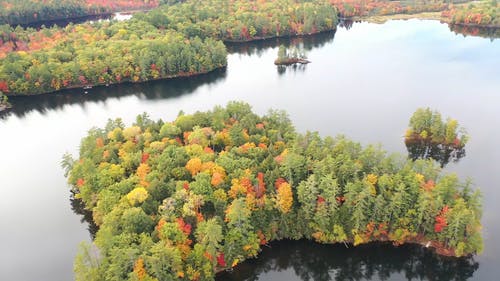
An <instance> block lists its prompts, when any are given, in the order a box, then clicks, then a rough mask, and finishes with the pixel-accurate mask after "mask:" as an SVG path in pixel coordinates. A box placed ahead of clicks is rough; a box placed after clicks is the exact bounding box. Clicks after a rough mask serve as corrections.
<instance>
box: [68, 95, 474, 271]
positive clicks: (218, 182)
mask: <svg viewBox="0 0 500 281" xmlns="http://www.w3.org/2000/svg"><path fill="white" fill-rule="evenodd" d="M419 119H421V120H425V118H419ZM411 123H412V122H411ZM436 124H437V122H436ZM449 131H452V130H451V129H450V130H449ZM454 132H455V133H456V131H454ZM62 166H63V168H64V169H65V173H66V176H67V177H68V182H69V184H70V186H71V190H72V193H73V194H74V198H75V200H81V202H82V204H83V205H84V206H85V208H86V209H87V210H88V211H90V212H91V213H92V219H93V221H94V223H95V224H96V225H97V227H98V229H99V230H98V231H97V234H96V237H95V240H94V242H93V243H92V244H87V243H83V244H82V245H81V247H80V250H79V254H78V255H77V257H76V259H75V273H76V280H174V279H177V280H214V276H215V274H216V273H217V272H220V271H223V270H226V269H229V268H232V267H234V266H236V265H237V264H239V263H241V262H242V261H244V260H245V259H248V258H251V257H255V256H257V254H258V253H259V251H260V248H261V247H262V246H263V245H267V244H268V243H270V241H273V240H282V239H293V240H297V239H301V238H306V239H310V240H313V241H316V242H319V243H343V244H345V245H348V244H352V245H354V246H356V245H359V244H364V243H369V242H374V241H392V243H393V244H395V245H401V244H405V243H415V244H421V245H425V246H427V247H431V248H434V249H435V250H436V252H437V253H439V254H442V255H448V256H465V255H469V254H473V253H477V252H481V251H482V237H481V233H480V230H481V225H480V219H481V215H482V209H481V193H480V192H479V190H478V189H476V188H475V187H474V186H473V185H472V183H471V182H470V181H465V182H463V181H461V180H459V178H458V176H457V175H455V174H444V173H443V172H442V171H441V169H440V167H439V165H438V164H437V163H436V162H435V161H433V160H425V159H417V160H412V159H410V158H408V157H406V156H402V155H395V154H388V153H387V152H385V151H384V150H382V149H381V148H380V147H379V146H373V145H368V146H365V147H363V146H361V145H360V144H359V143H356V142H353V141H351V140H349V139H347V138H345V137H343V136H337V137H335V138H332V137H320V136H319V134H318V133H316V132H307V133H305V134H300V133H297V132H296V130H295V128H294V126H293V124H292V123H291V121H290V119H289V118H288V116H287V114H286V113H285V112H283V111H278V110H270V111H269V112H268V113H267V114H265V115H263V116H259V115H257V114H255V113H254V112H252V109H251V107H250V106H249V105H248V104H246V103H242V102H229V103H228V104H227V106H226V107H220V106H217V107H215V108H213V110H210V111H206V112H196V113H194V114H191V115H187V114H184V113H183V112H180V113H179V115H178V117H177V118H176V120H174V121H172V122H166V121H163V120H157V121H153V120H151V119H149V118H148V116H147V114H142V115H139V116H137V118H136V122H135V123H134V124H132V125H131V126H125V124H124V123H123V122H122V121H121V120H120V119H116V120H109V121H108V123H107V124H106V126H105V127H103V128H93V129H91V130H90V131H89V132H88V135H87V136H86V137H84V138H83V139H82V141H81V145H80V152H79V156H78V158H77V159H73V158H72V156H71V155H69V154H66V155H65V156H64V157H63V160H62Z"/></svg>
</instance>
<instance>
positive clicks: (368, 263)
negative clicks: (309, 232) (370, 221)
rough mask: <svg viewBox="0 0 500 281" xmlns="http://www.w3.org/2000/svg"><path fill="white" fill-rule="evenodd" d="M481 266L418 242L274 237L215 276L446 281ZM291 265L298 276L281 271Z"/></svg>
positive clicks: (223, 280)
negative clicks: (355, 244) (254, 255)
mask: <svg viewBox="0 0 500 281" xmlns="http://www.w3.org/2000/svg"><path fill="white" fill-rule="evenodd" d="M478 268H479V263H478V262H476V261H474V259H473V258H472V257H468V258H453V257H442V256H438V255H436V254H435V253H434V252H432V251H431V250H429V249H426V248H424V247H422V246H419V245H403V246H400V247H395V246H392V244H389V243H374V244H369V245H361V246H358V247H351V248H346V247H345V246H344V245H324V244H317V243H314V242H311V241H307V240H300V241H279V242H273V243H271V244H270V247H269V248H264V250H263V251H262V253H261V254H259V256H258V258H256V259H252V260H249V261H246V262H244V263H242V264H240V265H238V266H237V267H235V268H234V270H233V271H232V272H222V273H220V274H219V275H218V276H217V279H216V280H217V281H231V280H245V281H250V280H252V281H256V280H278V279H279V280H290V281H294V280H302V281H309V280H311V281H312V280H314V281H344V280H346V281H347V280H349V281H358V280H359V281H360V280H389V278H390V277H391V275H393V274H397V275H398V277H399V276H401V277H399V278H398V279H397V280H401V278H405V280H440V281H446V280H467V279H469V278H471V277H472V276H473V274H474V272H475V271H476V270H477V269H478ZM286 270H287V271H289V272H292V271H293V273H294V275H295V276H294V277H293V278H291V277H290V274H286V278H285V279H283V277H284V276H283V275H281V276H280V274H283V271H286ZM292 275H293V274H292ZM280 278H281V279H280ZM391 280H396V279H391Z"/></svg>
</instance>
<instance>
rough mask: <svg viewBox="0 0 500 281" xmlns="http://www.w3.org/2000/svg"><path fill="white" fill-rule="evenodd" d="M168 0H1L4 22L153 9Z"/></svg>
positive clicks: (0, 13)
mask: <svg viewBox="0 0 500 281" xmlns="http://www.w3.org/2000/svg"><path fill="white" fill-rule="evenodd" d="M161 2H164V0H160V1H159V0H84V1H80V0H43V1H42V0H23V1H19V0H0V24H10V25H18V24H29V23H34V22H43V21H51V20H58V19H71V18H77V17H85V16H91V15H99V14H105V13H112V12H117V11H127V10H142V9H152V8H155V7H158V5H159V4H160V3H161Z"/></svg>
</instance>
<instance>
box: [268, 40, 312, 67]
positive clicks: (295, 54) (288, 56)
mask: <svg viewBox="0 0 500 281" xmlns="http://www.w3.org/2000/svg"><path fill="white" fill-rule="evenodd" d="M310 62H311V61H309V60H307V56H306V55H305V53H304V51H303V50H299V49H298V48H297V47H292V48H291V49H290V50H289V49H287V48H286V47H285V46H283V45H280V47H279V49H278V58H277V59H276V60H275V61H274V64H275V65H293V64H297V63H299V64H308V63H310Z"/></svg>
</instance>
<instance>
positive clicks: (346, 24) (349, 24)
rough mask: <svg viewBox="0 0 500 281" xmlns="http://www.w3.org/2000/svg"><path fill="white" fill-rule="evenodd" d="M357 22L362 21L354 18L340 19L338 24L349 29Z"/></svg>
mask: <svg viewBox="0 0 500 281" xmlns="http://www.w3.org/2000/svg"><path fill="white" fill-rule="evenodd" d="M355 22H356V23H359V22H361V21H354V20H352V19H340V21H339V25H338V26H339V27H342V28H345V29H346V30H349V29H351V28H352V26H353V25H354V23H355Z"/></svg>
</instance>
